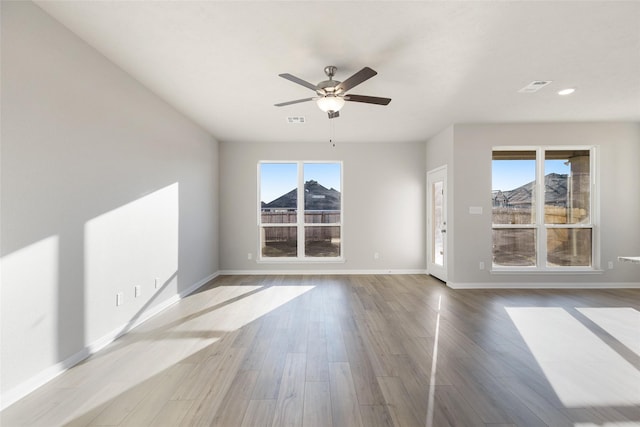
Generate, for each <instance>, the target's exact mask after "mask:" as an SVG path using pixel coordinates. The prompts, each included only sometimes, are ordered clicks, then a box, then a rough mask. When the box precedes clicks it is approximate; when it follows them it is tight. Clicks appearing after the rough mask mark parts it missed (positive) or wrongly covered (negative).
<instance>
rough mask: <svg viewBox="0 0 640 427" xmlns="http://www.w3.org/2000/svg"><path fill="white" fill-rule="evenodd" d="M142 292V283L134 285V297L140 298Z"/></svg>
mask: <svg viewBox="0 0 640 427" xmlns="http://www.w3.org/2000/svg"><path fill="white" fill-rule="evenodd" d="M140 292H141V289H140V285H136V286H134V287H133V296H134V297H136V298H138V297H139V296H140Z"/></svg>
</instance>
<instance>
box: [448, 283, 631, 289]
mask: <svg viewBox="0 0 640 427" xmlns="http://www.w3.org/2000/svg"><path fill="white" fill-rule="evenodd" d="M447 286H448V287H450V288H451V289H638V288H640V282H598V283H585V282H573V283H567V282H506V283H491V282H488V283H485V282H482V283H481V282H461V283H453V282H447Z"/></svg>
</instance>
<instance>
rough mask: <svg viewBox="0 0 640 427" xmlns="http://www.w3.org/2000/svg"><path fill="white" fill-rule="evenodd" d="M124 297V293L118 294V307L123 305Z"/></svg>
mask: <svg viewBox="0 0 640 427" xmlns="http://www.w3.org/2000/svg"><path fill="white" fill-rule="evenodd" d="M123 297H124V295H123V293H122V292H118V293H117V294H116V307H118V306H120V305H122V299H123Z"/></svg>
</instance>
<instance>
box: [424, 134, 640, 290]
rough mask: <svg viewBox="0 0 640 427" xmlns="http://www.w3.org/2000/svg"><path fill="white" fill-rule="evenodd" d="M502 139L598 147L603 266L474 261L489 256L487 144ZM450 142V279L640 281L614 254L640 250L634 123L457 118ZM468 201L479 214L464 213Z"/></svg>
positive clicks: (639, 145)
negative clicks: (523, 269) (527, 268)
mask: <svg viewBox="0 0 640 427" xmlns="http://www.w3.org/2000/svg"><path fill="white" fill-rule="evenodd" d="M429 144H431V142H429V143H428V145H429ZM508 145H550V146H554V145H587V146H590V145H595V146H598V147H599V155H598V161H599V164H600V167H599V180H600V229H599V234H600V238H601V261H602V267H603V269H604V271H603V272H602V273H598V274H587V275H585V274H562V275H558V274H556V275H552V274H545V275H531V274H529V275H502V274H501V275H498V274H491V273H490V272H489V271H488V270H485V271H480V270H479V267H478V264H479V262H480V261H484V262H485V265H487V266H490V265H491V260H492V255H491V254H492V252H491V200H490V196H489V195H490V191H491V150H492V147H494V146H508ZM453 150H454V160H453V163H454V165H455V172H454V176H453V182H454V187H455V191H454V192H450V193H449V196H450V197H451V196H453V198H454V206H455V209H454V211H453V221H454V223H455V238H454V249H453V251H454V253H453V256H454V258H455V266H456V268H455V271H453V272H452V274H453V277H450V281H451V283H452V284H453V286H467V285H471V286H475V285H476V284H479V285H482V284H497V285H498V286H502V285H504V286H518V285H523V284H524V285H527V286H529V285H535V284H538V285H540V286H547V285H549V284H554V285H558V286H594V285H597V286H609V285H614V286H626V284H628V285H632V284H636V285H637V284H638V283H640V269H638V266H637V265H632V264H629V263H620V262H618V261H617V257H618V256H619V255H625V254H626V255H633V254H639V253H640V223H639V222H638V218H640V187H639V186H638V184H639V183H640V168H638V164H640V124H638V123H549V124H503V125H455V126H454V148H453ZM596 173H597V172H596ZM469 206H482V207H483V212H484V214H483V215H470V214H469ZM608 261H613V263H614V269H613V270H608V269H607V263H608ZM450 273H451V272H450Z"/></svg>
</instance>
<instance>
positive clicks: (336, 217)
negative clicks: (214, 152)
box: [258, 162, 343, 261]
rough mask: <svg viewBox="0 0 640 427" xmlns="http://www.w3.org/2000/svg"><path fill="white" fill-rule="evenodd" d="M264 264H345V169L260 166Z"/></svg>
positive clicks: (324, 164)
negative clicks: (343, 212) (308, 262)
mask: <svg viewBox="0 0 640 427" xmlns="http://www.w3.org/2000/svg"><path fill="white" fill-rule="evenodd" d="M258 182H259V199H260V203H259V214H258V226H259V229H260V259H261V260H287V261H291V260H306V261H310V260H319V261H322V260H339V259H341V258H342V216H343V215H342V193H341V188H342V164H341V163H337V162H260V163H259V164H258Z"/></svg>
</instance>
